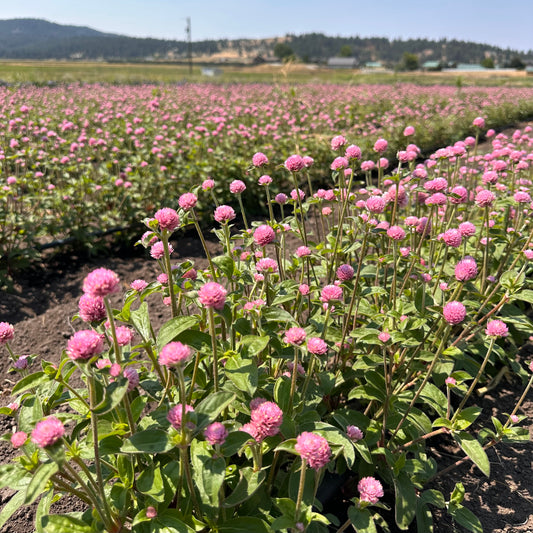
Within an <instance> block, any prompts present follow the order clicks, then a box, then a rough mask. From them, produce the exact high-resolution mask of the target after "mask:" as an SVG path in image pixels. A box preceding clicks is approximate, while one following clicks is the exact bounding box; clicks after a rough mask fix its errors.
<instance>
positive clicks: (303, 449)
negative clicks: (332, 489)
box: [294, 431, 331, 470]
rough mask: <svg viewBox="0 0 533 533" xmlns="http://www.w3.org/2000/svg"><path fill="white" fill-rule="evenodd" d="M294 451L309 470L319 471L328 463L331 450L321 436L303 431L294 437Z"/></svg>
mask: <svg viewBox="0 0 533 533" xmlns="http://www.w3.org/2000/svg"><path fill="white" fill-rule="evenodd" d="M294 449H295V450H296V451H297V452H298V453H299V454H300V457H301V458H302V460H305V461H306V463H307V464H308V465H309V467H310V468H314V469H315V470H319V469H320V468H322V467H323V466H326V465H327V464H328V463H329V460H330V458H331V449H330V447H329V444H328V441H327V440H326V439H325V438H324V437H322V436H321V435H317V434H316V433H311V432H309V431H304V432H303V433H300V435H298V437H296V444H295V445H294Z"/></svg>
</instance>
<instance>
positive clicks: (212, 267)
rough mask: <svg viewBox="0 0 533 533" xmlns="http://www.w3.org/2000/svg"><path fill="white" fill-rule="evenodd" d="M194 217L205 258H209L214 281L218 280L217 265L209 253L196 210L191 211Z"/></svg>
mask: <svg viewBox="0 0 533 533" xmlns="http://www.w3.org/2000/svg"><path fill="white" fill-rule="evenodd" d="M191 212H192V216H193V222H194V226H195V228H196V232H197V233H198V237H200V241H201V243H202V246H203V248H204V252H205V256H206V257H207V261H208V263H209V270H211V275H212V276H213V281H216V280H217V274H216V271H215V265H213V260H212V259H211V254H210V253H209V249H208V248H207V243H206V242H205V239H204V234H203V232H202V228H200V224H199V223H198V218H197V216H196V212H195V211H194V209H191Z"/></svg>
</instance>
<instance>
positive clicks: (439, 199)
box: [424, 192, 448, 205]
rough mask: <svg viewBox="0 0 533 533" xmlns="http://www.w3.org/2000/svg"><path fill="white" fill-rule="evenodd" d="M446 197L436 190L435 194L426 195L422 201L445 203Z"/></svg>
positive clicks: (434, 203) (435, 203)
mask: <svg viewBox="0 0 533 533" xmlns="http://www.w3.org/2000/svg"><path fill="white" fill-rule="evenodd" d="M447 201H448V199H447V198H446V195H445V194H443V193H441V192H436V193H435V194H432V195H431V196H428V197H427V198H426V199H425V201H424V203H425V204H426V205H446V202H447Z"/></svg>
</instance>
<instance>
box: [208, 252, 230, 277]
mask: <svg viewBox="0 0 533 533" xmlns="http://www.w3.org/2000/svg"><path fill="white" fill-rule="evenodd" d="M213 263H214V264H215V265H216V266H217V267H218V268H219V269H220V270H221V271H222V272H223V274H224V276H226V277H227V278H228V279H231V278H232V277H233V272H234V270H235V262H234V261H233V259H232V258H231V257H230V256H229V255H218V256H216V257H213Z"/></svg>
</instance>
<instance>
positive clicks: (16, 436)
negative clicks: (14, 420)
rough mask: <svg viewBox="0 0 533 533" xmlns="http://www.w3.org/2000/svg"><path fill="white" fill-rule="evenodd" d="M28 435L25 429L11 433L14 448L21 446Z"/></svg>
mask: <svg viewBox="0 0 533 533" xmlns="http://www.w3.org/2000/svg"><path fill="white" fill-rule="evenodd" d="M27 438H28V435H27V434H26V433H25V432H24V431H17V432H15V433H13V435H11V439H10V440H11V444H12V446H13V448H20V447H21V446H23V445H24V443H25V442H26V439H27Z"/></svg>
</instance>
